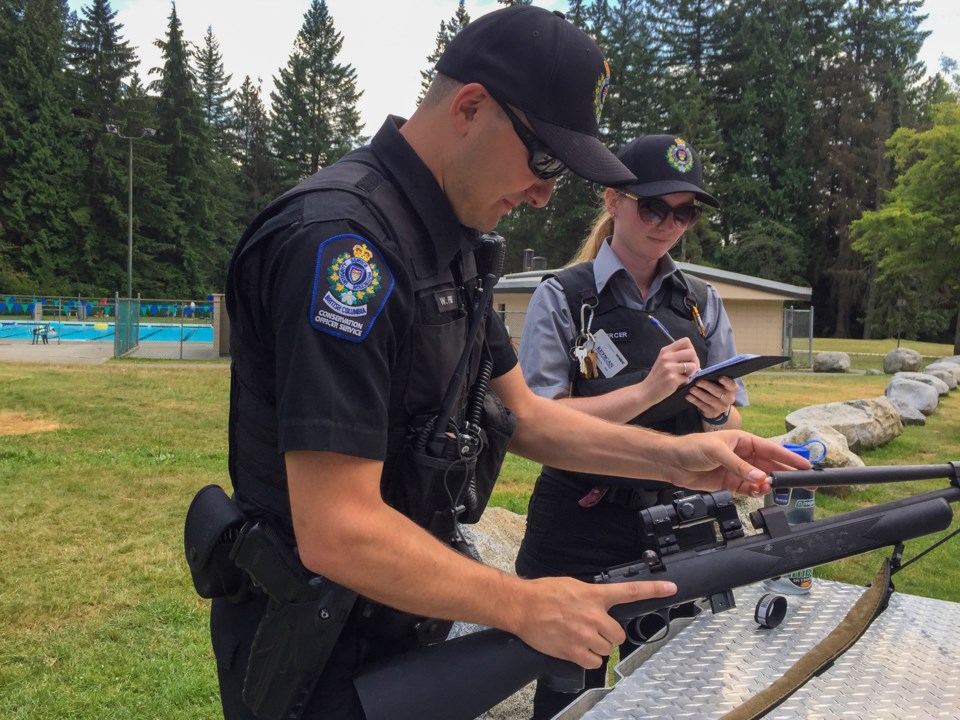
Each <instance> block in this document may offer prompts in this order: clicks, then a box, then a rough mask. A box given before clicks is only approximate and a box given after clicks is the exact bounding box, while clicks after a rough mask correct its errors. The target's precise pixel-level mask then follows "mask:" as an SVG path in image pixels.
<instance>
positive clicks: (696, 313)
mask: <svg viewBox="0 0 960 720" xmlns="http://www.w3.org/2000/svg"><path fill="white" fill-rule="evenodd" d="M692 315H693V319H694V320H696V321H697V327H698V328H699V329H700V334H701V335H702V336H703V337H706V336H707V329H706V328H705V327H704V326H703V320H702V319H701V318H700V311H699V310H698V309H697V306H696V305H694V306H693V310H692Z"/></svg>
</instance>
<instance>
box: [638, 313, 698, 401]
mask: <svg viewBox="0 0 960 720" xmlns="http://www.w3.org/2000/svg"><path fill="white" fill-rule="evenodd" d="M648 317H649V319H650V323H651V324H652V325H653V326H654V327H655V328H656V329H657V331H658V332H659V333H660V334H661V335H663V337H664V338H665V339H666V340H667V341H668V342H669V343H670V345H671V346H672V345H674V343H677V340H676V339H675V338H674V337H673V335H671V334H670V331H669V330H667V328H666V326H665V325H664V324H663V323H662V322H660V321H659V320H657V319H656V318H655V317H654V316H653V315H649V316H648ZM673 355H679V356H680V357H673ZM681 357H682V358H687V357H689V358H690V359H689V360H685V359H680V358H681ZM674 363H675V364H674ZM658 366H659V367H661V368H663V369H664V370H668V368H674V367H675V368H677V369H678V370H679V375H680V376H682V382H681V384H683V383H685V382H687V379H688V377H689V376H690V375H693V374H695V373H696V372H697V371H699V370H700V361H699V359H698V358H697V355H696V352H695V351H694V350H693V344H692V343H691V342H690V339H689V338H681V342H680V343H679V344H678V347H671V348H670V350H668V349H667V348H666V347H665V348H663V349H662V350H661V351H660V357H658V358H657V361H656V363H654V367H653V368H651V374H654V371H655V370H657V369H658Z"/></svg>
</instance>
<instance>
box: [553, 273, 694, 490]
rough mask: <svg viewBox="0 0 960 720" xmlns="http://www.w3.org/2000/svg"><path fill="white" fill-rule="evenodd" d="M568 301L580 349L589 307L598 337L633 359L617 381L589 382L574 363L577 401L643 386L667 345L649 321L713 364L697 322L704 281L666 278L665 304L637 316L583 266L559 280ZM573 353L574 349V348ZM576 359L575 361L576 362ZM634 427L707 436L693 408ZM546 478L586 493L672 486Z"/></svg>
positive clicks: (563, 475)
mask: <svg viewBox="0 0 960 720" xmlns="http://www.w3.org/2000/svg"><path fill="white" fill-rule="evenodd" d="M548 277H556V278H557V280H558V281H559V283H560V285H561V287H562V288H563V292H564V295H565V297H566V299H567V305H568V306H569V309H570V315H571V317H572V318H573V322H574V326H575V328H574V330H575V333H574V343H576V336H577V335H579V333H580V331H581V327H580V307H581V305H582V304H583V303H587V304H588V305H590V306H592V307H593V322H592V324H591V326H590V330H591V332H593V333H596V332H597V331H598V330H601V329H602V330H604V331H605V332H606V333H607V335H608V336H609V337H610V338H611V340H613V342H614V344H615V345H616V346H617V349H618V350H619V351H620V352H621V353H622V354H623V356H624V357H625V358H626V359H627V363H628V364H627V366H626V367H624V368H623V369H622V370H621V371H620V372H618V373H617V374H616V375H614V376H613V377H611V378H605V377H603V375H602V374H601V375H600V376H599V377H596V378H584V377H583V375H582V374H581V373H580V367H579V364H578V362H577V361H576V360H574V359H571V362H570V379H571V395H572V396H574V397H593V396H596V395H603V394H606V393H608V392H611V391H613V390H618V389H620V388H622V387H626V386H628V385H631V384H633V383H637V382H640V381H641V380H643V379H644V378H645V377H646V376H647V375H648V374H649V372H650V368H651V367H652V366H653V364H654V362H655V361H656V359H657V355H658V354H659V353H660V348H662V347H663V346H664V345H665V344H666V341H665V340H664V338H663V336H662V335H661V334H660V333H659V332H658V331H657V329H656V328H655V327H654V326H653V324H652V323H651V322H650V321H649V319H648V318H649V316H650V315H653V316H654V317H656V318H657V320H659V321H660V322H661V323H663V324H664V325H665V326H666V328H667V329H668V330H669V331H670V334H671V335H673V337H675V338H680V337H684V336H686V337H689V338H690V340H691V342H692V343H693V347H694V349H695V350H696V351H697V356H698V357H699V358H700V364H701V366H706V364H707V342H706V339H705V338H704V337H703V336H702V335H701V334H700V330H699V328H698V327H697V324H696V322H695V320H694V317H693V311H692V309H693V307H694V305H696V307H697V308H698V309H699V310H700V311H701V312H702V311H703V308H704V306H705V304H706V301H707V284H706V282H704V281H703V280H700V279H699V278H696V277H693V276H691V275H687V274H684V273H681V272H676V273H673V274H672V275H670V276H669V277H667V278H664V281H663V282H664V284H665V285H666V286H667V289H668V293H667V295H666V299H665V301H664V302H663V303H662V304H661V305H660V306H659V307H657V308H656V309H655V310H653V311H652V312H650V313H647V312H640V311H637V310H631V309H629V308H625V307H623V306H621V305H619V304H618V303H617V301H616V299H615V297H614V294H613V289H612V288H613V283H607V284H606V286H605V287H604V289H603V292H601V293H598V292H597V286H596V283H595V282H594V275H593V262H592V261H591V262H585V263H580V264H578V265H573V266H571V267H568V268H564V269H563V270H561V271H560V272H559V273H557V274H556V275H555V276H547V277H544V280H546V279H547V278H548ZM571 349H572V348H571ZM571 358H572V356H571ZM630 423H631V424H634V425H643V426H644V427H649V428H650V429H652V430H659V431H661V432H666V433H670V434H673V435H686V434H688V433H693V432H701V431H702V430H703V426H702V425H701V421H700V412H699V410H697V408H695V407H694V406H693V405H690V408H689V409H688V410H684V411H683V412H682V413H680V414H679V415H676V416H674V417H672V418H669V419H667V420H664V421H660V422H656V423H641V422H640V421H639V419H638V418H634V419H633V420H631V421H630ZM544 473H545V474H547V475H550V476H552V477H555V478H557V479H559V480H564V481H566V482H567V483H569V482H571V481H574V482H578V483H582V485H583V488H584V492H586V491H587V490H589V489H590V488H593V487H596V486H614V487H630V488H638V489H659V488H665V487H668V484H667V483H663V482H657V481H652V480H651V481H648V482H641V483H639V484H638V483H637V481H636V480H632V479H628V478H617V477H609V476H605V475H593V474H589V473H572V472H568V471H565V470H559V469H557V468H553V467H548V466H545V467H544Z"/></svg>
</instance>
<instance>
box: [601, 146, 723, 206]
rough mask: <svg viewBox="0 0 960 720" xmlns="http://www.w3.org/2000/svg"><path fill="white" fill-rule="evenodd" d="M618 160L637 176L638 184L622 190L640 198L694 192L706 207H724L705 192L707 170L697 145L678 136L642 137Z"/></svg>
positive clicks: (632, 184)
mask: <svg viewBox="0 0 960 720" xmlns="http://www.w3.org/2000/svg"><path fill="white" fill-rule="evenodd" d="M617 157H618V158H620V160H621V161H622V162H623V164H624V165H626V166H627V167H628V168H630V170H631V171H632V172H633V174H634V175H636V176H637V179H636V181H635V182H632V183H627V184H625V185H622V186H621V187H619V188H618V189H619V190H626V191H628V192H631V193H633V194H634V195H637V196H638V197H656V196H657V195H668V194H669V193H678V192H692V193H693V194H694V197H696V198H697V200H699V201H700V202H702V203H705V204H707V205H710V206H712V207H715V208H718V207H720V203H719V202H718V201H717V199H716V198H715V197H713V195H710V194H709V193H708V192H707V191H705V190H704V189H703V188H702V187H701V185H703V166H702V165H701V164H700V156H699V155H697V151H696V150H694V149H693V145H691V144H690V143H688V142H687V141H686V140H684V139H683V138H682V137H678V136H677V135H642V136H640V137H638V138H637V139H636V140H633V141H631V142H629V143H627V144H626V145H624V146H623V147H622V148H621V149H620V152H618V153H617Z"/></svg>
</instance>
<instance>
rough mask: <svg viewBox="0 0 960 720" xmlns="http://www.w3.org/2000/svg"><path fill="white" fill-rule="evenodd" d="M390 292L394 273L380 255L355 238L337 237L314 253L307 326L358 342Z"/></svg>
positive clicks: (372, 247) (368, 328)
mask: <svg viewBox="0 0 960 720" xmlns="http://www.w3.org/2000/svg"><path fill="white" fill-rule="evenodd" d="M392 291H393V273H391V272H390V268H388V267H387V263H386V262H385V261H384V259H383V256H382V255H381V254H380V252H379V251H378V250H377V249H376V248H375V247H374V246H373V245H372V244H371V243H370V242H369V241H367V240H364V239H363V238H362V237H359V236H357V235H337V236H336V237H332V238H330V239H329V240H325V241H324V242H323V244H321V245H320V249H319V250H318V251H317V270H316V275H315V276H314V281H313V300H312V302H311V303H310V324H311V325H313V326H314V327H315V328H316V329H317V330H322V331H323V332H327V333H330V334H331V335H336V336H337V337H340V338H344V339H345V340H352V341H353V342H360V341H361V340H363V339H364V338H365V337H366V336H367V334H368V333H369V332H370V328H372V327H373V323H374V321H375V320H376V319H377V316H378V315H379V314H380V311H381V310H382V309H383V305H384V303H386V301H387V298H388V297H390V293H391V292H392Z"/></svg>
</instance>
